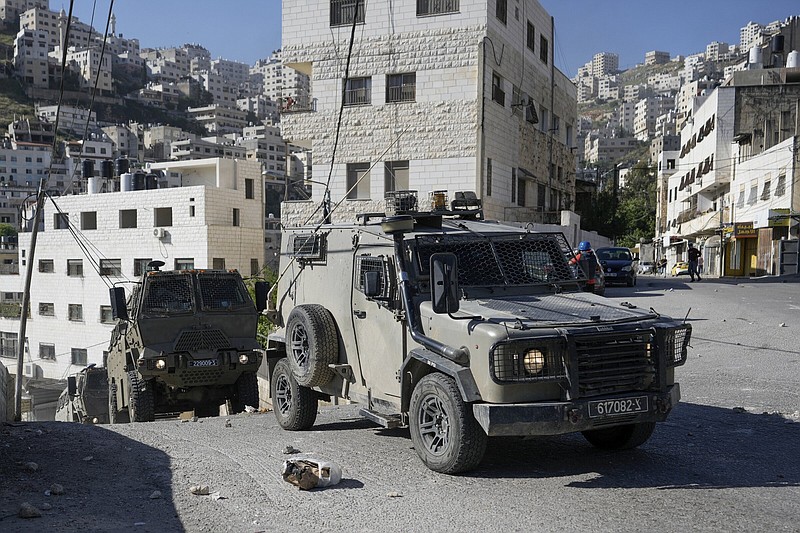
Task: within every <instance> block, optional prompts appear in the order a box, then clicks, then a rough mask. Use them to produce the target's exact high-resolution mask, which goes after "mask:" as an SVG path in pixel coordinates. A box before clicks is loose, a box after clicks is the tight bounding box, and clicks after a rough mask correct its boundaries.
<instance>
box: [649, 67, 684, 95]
mask: <svg viewBox="0 0 800 533" xmlns="http://www.w3.org/2000/svg"><path fill="white" fill-rule="evenodd" d="M647 85H648V86H649V87H650V88H652V90H653V92H654V93H658V94H665V93H666V94H670V93H673V94H674V92H675V91H677V90H678V89H680V87H681V77H680V76H677V75H672V74H668V73H666V72H661V73H658V74H653V75H652V76H649V77H648V78H647Z"/></svg>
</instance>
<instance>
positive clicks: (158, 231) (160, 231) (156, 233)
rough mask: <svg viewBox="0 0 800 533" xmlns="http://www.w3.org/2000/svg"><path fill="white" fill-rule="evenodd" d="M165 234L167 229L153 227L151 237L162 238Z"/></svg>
mask: <svg viewBox="0 0 800 533" xmlns="http://www.w3.org/2000/svg"><path fill="white" fill-rule="evenodd" d="M166 236H167V230H165V229H164V228H153V237H155V238H157V239H163V238H164V237H166Z"/></svg>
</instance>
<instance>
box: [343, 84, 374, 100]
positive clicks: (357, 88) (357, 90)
mask: <svg viewBox="0 0 800 533" xmlns="http://www.w3.org/2000/svg"><path fill="white" fill-rule="evenodd" d="M370 103H372V78H350V79H349V80H345V83H344V105H366V104H370Z"/></svg>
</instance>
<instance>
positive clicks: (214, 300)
mask: <svg viewBox="0 0 800 533" xmlns="http://www.w3.org/2000/svg"><path fill="white" fill-rule="evenodd" d="M197 283H198V285H199V287H200V307H201V309H203V310H204V311H227V310H231V309H237V308H240V307H242V306H245V305H248V304H249V303H250V296H249V295H248V294H247V293H246V292H245V289H244V287H243V286H242V284H241V283H240V281H239V276H238V275H234V274H227V273H226V274H198V275H197Z"/></svg>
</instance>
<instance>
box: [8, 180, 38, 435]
mask: <svg viewBox="0 0 800 533" xmlns="http://www.w3.org/2000/svg"><path fill="white" fill-rule="evenodd" d="M43 205H44V178H42V179H41V180H40V181H39V193H38V194H37V195H36V209H35V211H34V215H33V231H32V233H31V249H30V252H29V253H28V268H27V270H26V271H25V290H24V291H23V293H22V307H21V309H20V316H19V335H18V336H17V380H16V388H15V390H14V420H15V421H16V422H19V421H20V420H22V364H23V361H24V355H25V338H26V333H27V326H28V307H29V305H30V301H31V276H32V275H33V267H34V260H33V258H34V254H35V252H36V237H37V235H38V234H39V219H40V218H41V216H42V207H43Z"/></svg>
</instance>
